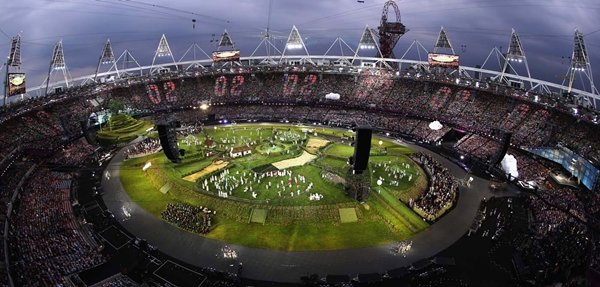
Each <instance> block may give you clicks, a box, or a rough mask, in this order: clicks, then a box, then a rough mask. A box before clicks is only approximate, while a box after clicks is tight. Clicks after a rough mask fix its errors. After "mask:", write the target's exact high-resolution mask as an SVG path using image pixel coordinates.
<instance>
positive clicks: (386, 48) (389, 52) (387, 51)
mask: <svg viewBox="0 0 600 287" xmlns="http://www.w3.org/2000/svg"><path fill="white" fill-rule="evenodd" d="M390 7H391V8H392V9H393V10H394V14H395V16H396V19H395V21H394V22H392V21H388V12H389V9H390ZM404 33H406V26H404V24H402V23H401V22H400V9H399V8H398V5H396V2H394V1H393V0H388V1H387V2H385V5H383V13H382V15H381V23H380V24H379V46H380V49H381V56H382V57H383V58H394V47H395V46H396V43H398V40H399V39H400V37H402V35H404Z"/></svg>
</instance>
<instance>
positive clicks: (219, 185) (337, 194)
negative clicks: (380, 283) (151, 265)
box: [121, 125, 428, 251]
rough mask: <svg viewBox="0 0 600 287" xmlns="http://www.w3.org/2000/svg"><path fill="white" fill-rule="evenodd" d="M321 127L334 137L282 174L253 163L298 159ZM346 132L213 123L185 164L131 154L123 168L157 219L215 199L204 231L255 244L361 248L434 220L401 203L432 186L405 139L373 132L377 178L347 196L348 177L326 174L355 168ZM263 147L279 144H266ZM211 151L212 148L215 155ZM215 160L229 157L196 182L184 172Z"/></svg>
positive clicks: (187, 145) (188, 145) (136, 197)
mask: <svg viewBox="0 0 600 287" xmlns="http://www.w3.org/2000/svg"><path fill="white" fill-rule="evenodd" d="M315 131H316V132H317V133H318V135H325V136H326V137H327V140H330V141H333V143H331V144H329V145H328V146H327V147H324V148H322V149H321V150H320V151H319V152H318V153H317V158H316V159H314V160H313V161H312V162H309V163H306V164H303V165H300V166H295V167H291V168H287V169H286V170H285V174H283V173H284V172H282V174H278V175H274V176H270V175H269V176H267V175H266V174H263V173H262V171H261V172H260V173H257V172H255V171H254V170H253V169H255V168H257V167H264V166H269V165H270V164H272V163H275V162H279V161H282V160H289V159H293V160H295V158H297V157H299V156H300V155H301V154H302V152H303V150H304V148H305V146H304V145H305V144H306V140H307V139H309V138H310V137H312V136H314V132H315ZM344 133H346V135H345V136H348V132H344ZM342 134H343V133H342V132H340V131H335V130H331V129H323V128H318V129H313V130H310V129H307V128H301V127H295V126H289V127H282V126H277V127H273V126H268V125H247V126H246V125H239V126H233V127H218V128H216V129H214V128H212V127H210V128H207V129H206V130H205V132H203V133H202V134H199V135H193V137H196V138H197V141H195V140H193V138H190V137H189V136H188V137H186V139H187V140H186V139H180V147H181V148H184V149H186V155H185V157H183V160H182V163H180V164H174V163H171V162H170V161H168V160H167V159H166V157H165V156H164V155H163V154H162V153H157V154H152V155H148V156H145V157H141V158H134V159H130V160H127V161H125V162H124V163H123V165H122V167H121V182H122V184H123V186H124V187H125V189H126V191H127V193H128V194H129V196H130V197H131V198H132V200H133V201H135V202H137V203H138V204H139V205H140V206H142V207H143V208H144V209H146V210H147V211H149V212H150V213H152V214H154V215H155V216H157V217H159V218H160V213H161V212H162V211H163V210H164V209H165V208H166V205H167V204H168V203H170V202H181V203H187V204H191V205H196V206H208V207H210V208H211V209H213V210H216V211H217V216H216V219H215V221H216V222H217V223H216V225H215V226H214V229H213V230H211V231H210V232H209V233H208V234H205V235H202V236H206V237H209V238H214V239H218V240H224V241H226V242H230V243H235V244H241V245H246V246H251V247H260V248H270V249H277V250H289V251H299V250H333V249H344V248H357V247H365V246H373V245H379V244H384V243H390V242H394V241H398V240H404V239H407V238H410V237H411V236H413V235H414V234H416V233H418V232H420V231H422V230H424V229H426V228H427V227H428V224H427V223H426V222H425V221H423V220H422V219H421V218H420V217H419V216H418V215H417V214H416V213H415V212H413V211H412V210H411V209H410V208H409V207H407V206H406V205H405V204H404V203H403V202H406V201H407V200H408V199H410V198H416V197H417V196H419V195H420V194H421V193H422V192H423V191H424V188H425V187H426V186H427V178H426V175H425V173H424V172H423V171H422V170H421V168H420V167H419V166H418V165H416V164H415V163H414V162H412V160H410V159H409V158H408V157H407V156H406V155H407V154H409V153H411V152H412V151H411V150H410V149H408V148H406V147H402V146H399V145H397V144H395V143H393V142H390V141H386V140H382V139H379V138H374V139H373V147H372V150H371V154H372V157H371V161H370V165H371V168H370V171H371V179H372V180H371V182H372V183H373V186H372V192H371V194H372V195H371V197H370V198H369V200H368V202H367V204H366V205H361V204H359V203H358V202H356V201H354V200H352V199H351V198H349V197H347V196H346V195H345V193H344V187H343V185H342V184H339V183H337V184H336V183H333V182H330V181H328V180H326V179H324V178H323V174H324V173H325V172H333V173H336V174H338V175H340V176H342V177H344V175H345V173H346V172H347V171H348V170H349V169H350V166H349V165H348V164H347V163H346V159H347V158H348V157H349V156H351V155H352V153H353V147H351V146H349V145H347V143H346V144H343V143H342V140H341V139H340V138H336V136H338V137H339V136H341V135H342ZM207 137H208V139H210V140H213V141H214V142H215V145H214V146H213V147H206V146H204V145H203V144H202V143H204V142H205V140H206V139H207ZM379 141H381V144H379V143H380V142H379ZM346 142H347V140H346ZM194 143H199V144H194ZM241 145H247V146H250V147H252V154H251V155H249V156H245V157H241V158H230V157H229V151H230V149H231V148H232V147H236V146H241ZM265 146H267V147H276V148H277V151H276V152H271V153H265V152H264V149H265ZM209 152H210V153H211V154H212V155H210V156H208V157H207V156H206V154H207V153H209ZM215 160H223V161H227V162H228V163H229V164H228V165H227V167H226V168H225V169H223V170H218V171H215V172H212V173H210V174H207V175H205V176H202V177H200V178H199V179H197V181H196V182H189V181H186V180H184V179H183V177H185V176H187V175H190V174H194V173H197V172H200V171H202V170H203V169H204V168H206V167H207V166H209V165H211V164H212V163H213V161H215ZM146 162H152V167H151V168H150V169H149V170H148V171H146V172H142V170H141V167H142V166H143V165H144V164H145V163H146ZM386 169H387V170H386ZM270 170H274V169H270ZM389 171H393V172H391V173H389ZM400 172H402V173H400ZM400 174H402V176H403V178H400V176H399V175H400ZM409 176H411V180H410V181H409V180H408V177H409ZM379 178H383V182H384V183H383V184H382V185H381V186H377V185H376V182H377V179H379ZM167 183H169V184H171V189H170V190H169V192H168V193H167V194H163V193H161V192H160V191H159V189H160V188H161V187H162V186H164V185H165V184H167ZM309 186H310V187H309ZM223 193H226V195H227V197H226V198H225V196H224V195H223ZM315 194H319V195H320V199H319V200H316V199H314V196H315ZM341 210H345V211H344V212H341ZM348 210H354V211H355V214H354V215H351V214H350V213H348V212H347V211H348ZM342 217H343V218H342ZM342 221H343V222H347V223H343V224H342V223H341V222H342ZM357 231H360V232H357Z"/></svg>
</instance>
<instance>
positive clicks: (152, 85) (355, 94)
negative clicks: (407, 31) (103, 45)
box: [0, 67, 600, 285]
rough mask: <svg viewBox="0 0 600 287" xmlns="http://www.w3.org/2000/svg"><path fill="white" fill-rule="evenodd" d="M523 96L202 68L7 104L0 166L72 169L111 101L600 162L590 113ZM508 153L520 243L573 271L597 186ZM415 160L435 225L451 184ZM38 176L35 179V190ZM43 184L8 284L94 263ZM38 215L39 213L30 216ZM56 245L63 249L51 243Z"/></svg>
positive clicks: (23, 225)
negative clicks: (565, 182) (22, 158)
mask: <svg viewBox="0 0 600 287" xmlns="http://www.w3.org/2000/svg"><path fill="white" fill-rule="evenodd" d="M328 93H338V94H340V97H341V99H340V100H332V99H326V98H325V95H326V94H328ZM533 97H534V96H533V95H531V94H528V93H523V92H519V91H516V90H512V89H506V90H505V91H504V92H497V91H493V90H492V89H491V88H490V89H475V88H470V87H465V86H460V85H454V84H453V83H452V81H451V79H449V80H447V81H437V80H436V81H432V80H431V78H430V77H424V78H420V79H419V78H415V77H412V76H411V77H406V76H405V75H403V74H400V75H396V74H395V73H393V72H392V71H389V70H385V69H366V70H363V71H361V72H357V73H354V74H350V73H337V72H324V71H323V70H311V69H310V68H289V67H285V68H281V67H271V68H253V67H242V68H235V69H234V68H232V69H222V70H216V69H202V70H200V71H199V72H198V73H197V74H196V75H195V76H189V75H188V76H185V77H178V76H169V75H167V76H159V77H156V78H149V77H143V78H134V79H131V80H128V81H123V82H119V83H112V84H99V85H89V86H82V87H77V88H72V89H69V90H68V91H67V92H65V93H60V94H56V95H53V96H50V97H44V98H38V99H29V100H26V101H22V102H19V103H16V104H13V105H11V106H10V109H7V110H4V111H1V112H0V124H1V125H2V128H3V130H4V131H5V132H3V133H1V134H0V155H1V156H0V159H4V158H5V157H6V155H8V154H10V152H11V150H13V149H14V147H16V146H20V147H22V148H23V149H25V150H27V149H40V148H43V149H45V150H48V154H52V153H54V152H56V151H58V152H57V153H56V154H55V155H54V156H52V157H49V158H50V159H52V160H54V161H55V162H57V163H63V164H66V165H77V164H81V163H82V160H83V158H85V157H86V156H87V155H89V153H90V152H93V147H91V146H89V145H87V144H86V143H84V142H83V141H82V140H80V141H78V142H73V143H71V142H72V141H73V139H74V138H77V137H80V136H81V128H80V127H79V120H83V119H87V118H88V117H89V115H90V114H91V113H93V112H97V111H100V110H102V109H105V108H106V107H107V103H109V102H110V101H111V100H118V101H121V102H122V103H123V104H124V105H125V106H126V107H128V108H132V109H135V110H139V111H162V110H165V111H173V110H178V109H179V110H181V109H189V108H192V107H198V106H199V105H200V104H201V103H212V104H213V105H212V106H211V107H210V108H209V109H208V110H206V111H203V110H199V109H194V110H189V111H187V112H181V113H179V115H182V116H187V117H189V119H193V121H188V122H190V123H192V122H194V123H199V122H200V121H201V119H204V118H205V117H207V116H208V115H209V114H215V115H216V116H217V117H220V118H227V119H240V120H265V119H267V120H281V119H288V120H290V121H303V122H311V121H314V122H322V123H326V124H330V125H334V126H340V127H348V126H351V125H353V124H354V123H355V122H356V121H361V120H367V121H368V122H370V123H371V125H372V126H374V127H377V128H380V129H383V130H385V131H392V132H396V133H401V134H404V135H409V136H411V137H413V138H414V139H417V140H420V141H424V142H430V143H432V142H437V141H439V140H440V139H441V138H442V136H443V135H444V134H446V133H447V132H448V131H449V130H450V129H451V127H455V128H457V129H461V130H465V131H467V132H468V135H467V136H465V137H463V138H462V139H461V140H460V141H459V142H458V143H457V144H456V145H455V147H456V149H458V150H459V151H460V152H462V153H465V154H468V155H471V156H473V157H476V158H479V159H484V160H490V159H493V158H494V157H495V155H497V153H498V150H499V149H500V141H499V140H498V138H497V137H494V136H493V134H494V133H495V131H496V130H502V131H504V132H510V133H512V134H513V136H512V139H511V143H512V144H513V146H515V147H528V146H534V147H535V146H544V147H556V146H559V145H561V146H566V147H568V148H570V149H572V150H574V151H575V152H577V153H579V154H580V155H582V156H584V157H586V158H587V159H590V160H591V161H593V162H596V163H597V162H600V132H599V130H598V129H599V128H598V126H597V125H596V124H595V123H593V122H592V119H593V118H594V116H593V114H591V113H589V112H586V111H584V110H582V109H579V110H578V109H577V108H573V107H572V106H565V105H563V104H561V103H560V102H558V101H551V100H550V99H549V98H547V97H545V98H544V99H543V100H541V101H538V100H537V99H536V100H534V99H533ZM536 98H537V97H536ZM49 99H51V101H50V100H49ZM198 115H202V117H199V116H198ZM596 116H597V115H596ZM433 120H439V121H441V122H442V123H443V124H444V127H443V128H442V129H441V130H439V131H432V130H430V129H429V127H428V124H429V123H430V122H431V121H433ZM200 127H201V126H198V125H193V128H189V129H184V130H182V131H180V133H181V134H184V135H185V134H186V133H191V132H196V131H197V130H195V129H199V128H200ZM69 143H71V144H69ZM158 146H159V143H158V141H157V140H151V139H147V140H145V141H143V142H141V143H139V144H137V145H135V146H131V147H129V149H130V150H128V152H127V154H128V156H133V155H138V154H143V153H145V152H147V151H150V150H152V149H156V148H158ZM513 153H514V154H515V156H516V157H517V161H518V162H519V172H520V176H519V178H520V179H522V180H526V181H535V182H537V183H538V186H539V190H538V194H537V195H536V196H535V197H532V198H531V200H530V201H531V202H530V204H531V206H532V214H533V218H534V219H535V220H534V222H532V227H531V230H532V231H533V232H534V233H535V235H536V236H537V237H538V239H540V240H534V241H532V242H529V243H527V244H529V245H527V244H526V246H528V247H529V248H530V249H527V250H526V251H525V252H527V253H528V254H529V255H531V256H533V257H539V259H540V260H541V259H543V260H545V262H546V263H544V264H547V267H553V266H554V267H556V266H558V265H557V264H558V262H561V261H563V260H564V262H566V263H567V264H566V265H569V263H571V262H573V264H575V262H574V261H570V260H569V259H568V258H566V257H567V256H568V255H569V253H572V254H576V255H579V254H580V253H579V250H586V249H584V248H581V249H577V248H580V247H582V246H585V245H586V244H587V243H588V242H587V241H586V240H582V239H581V238H580V237H582V236H581V235H582V234H585V227H584V225H582V223H581V222H582V221H583V222H586V221H587V222H590V221H592V220H595V218H597V217H598V215H599V213H600V198H599V196H598V194H599V193H600V184H599V185H597V186H598V187H597V190H595V191H594V192H595V193H593V192H588V193H587V194H586V193H585V191H582V190H573V189H570V188H565V187H561V186H558V185H557V184H556V183H553V182H552V181H550V180H548V176H547V175H548V172H549V171H550V170H551V169H550V168H548V167H547V166H545V165H544V164H541V163H540V161H539V160H538V159H536V158H533V157H531V156H530V155H528V154H524V153H521V152H513ZM416 157H417V158H416V159H417V160H418V161H420V162H421V163H422V164H423V165H424V167H425V169H426V170H427V171H428V172H429V173H430V175H431V178H432V182H431V187H430V189H429V190H428V191H427V192H426V193H425V194H424V195H423V196H422V197H420V198H418V199H417V200H415V201H414V202H412V203H411V204H412V205H413V207H415V208H418V209H420V210H422V211H423V212H424V213H426V214H427V216H428V219H429V220H435V218H436V216H437V214H438V213H439V212H440V211H442V210H444V209H445V208H447V206H448V204H451V203H452V202H453V201H454V200H456V196H457V184H456V182H455V180H454V179H452V178H451V177H449V176H447V175H448V173H447V171H445V170H444V168H443V167H441V166H440V165H439V164H437V163H436V161H434V160H433V159H431V158H430V157H428V156H427V155H425V154H418V155H416ZM17 165H19V166H27V165H28V164H27V163H17ZM7 174H9V175H10V174H14V176H10V177H2V179H3V182H2V183H0V187H2V188H3V190H2V191H3V192H2V193H1V194H0V197H1V198H0V199H1V200H2V201H5V200H6V199H7V195H8V194H9V193H7V192H6V191H10V190H11V189H14V186H15V185H16V184H17V183H18V182H19V180H20V178H21V177H20V176H19V175H20V174H19V172H16V171H14V169H12V168H11V169H7ZM41 177H44V178H45V179H46V182H45V184H44V180H42V179H41ZM5 179H7V180H6V181H5ZM48 179H49V180H50V182H59V181H61V180H63V175H57V174H54V173H51V172H49V171H47V170H41V171H38V172H36V174H35V175H34V177H33V179H32V180H31V182H30V183H29V184H28V186H27V188H26V189H25V190H24V192H23V194H22V198H21V205H20V206H21V207H20V209H19V210H18V213H17V216H16V218H15V220H14V221H13V225H12V226H11V234H10V236H11V237H14V238H19V240H18V241H17V240H13V241H12V244H11V247H12V250H13V251H14V252H15V255H17V257H16V258H21V259H20V260H18V261H16V262H17V265H16V266H17V268H18V270H20V271H23V272H29V273H28V274H32V275H31V277H29V278H18V280H21V281H20V282H24V283H27V282H29V281H30V282H35V281H36V280H39V281H38V282H43V283H41V284H53V285H56V284H61V282H62V281H61V280H62V279H61V278H62V277H61V276H63V275H64V274H66V273H68V272H73V271H75V270H80V269H83V268H87V267H90V266H92V265H93V264H97V263H98V262H101V261H102V259H101V258H100V257H99V255H98V254H97V253H95V252H94V248H95V247H94V246H93V244H92V243H89V242H88V241H87V240H86V239H85V238H86V236H83V234H84V233H85V231H83V230H82V229H80V228H79V227H78V222H77V220H76V218H75V217H74V216H73V214H72V211H71V208H70V205H69V196H68V192H67V191H66V189H64V188H58V187H56V186H55V185H54V184H49V183H48ZM582 197H585V200H582ZM546 203H549V204H546ZM37 210H41V212H39V213H36V212H34V211H37ZM1 211H2V210H0V213H2V212H1ZM211 214H212V213H211V211H210V210H208V209H205V208H202V209H198V208H195V207H191V206H187V205H182V204H170V205H168V206H167V209H166V210H165V211H164V212H163V218H165V220H167V221H170V222H172V223H174V224H177V225H178V226H180V227H182V228H185V229H188V230H192V231H195V232H206V231H207V230H209V229H210V227H211ZM21 239H22V240H21ZM589 240H592V239H589ZM61 241H64V242H67V243H68V244H64V245H60V244H58V242H61ZM41 250H43V251H44V252H42V251H41ZM542 250H546V251H542ZM544 252H545V253H544ZM596 254H597V253H596ZM598 257H600V256H593V258H592V259H591V262H592V264H596V265H597V262H599V261H600V259H599V258H598ZM63 262H64V263H65V264H62V263H63ZM594 262H596V263H594ZM552 264H554V265H552ZM59 267H60V268H59ZM556 268H558V267H556Z"/></svg>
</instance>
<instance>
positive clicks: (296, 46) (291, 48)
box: [286, 43, 303, 50]
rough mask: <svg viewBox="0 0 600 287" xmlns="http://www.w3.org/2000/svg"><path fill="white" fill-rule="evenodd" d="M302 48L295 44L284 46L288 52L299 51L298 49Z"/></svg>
mask: <svg viewBox="0 0 600 287" xmlns="http://www.w3.org/2000/svg"><path fill="white" fill-rule="evenodd" d="M302 47H303V46H302V44H296V43H288V44H287V45H286V48H287V49H288V50H299V49H302Z"/></svg>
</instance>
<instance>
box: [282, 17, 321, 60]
mask: <svg viewBox="0 0 600 287" xmlns="http://www.w3.org/2000/svg"><path fill="white" fill-rule="evenodd" d="M290 51H301V52H302V51H304V55H306V56H307V57H305V58H301V59H300V61H303V62H309V63H311V64H313V65H314V63H313V61H312V60H311V59H310V54H309V53H308V50H307V49H306V45H305V44H304V40H302V37H301V36H300V32H298V28H296V25H294V26H292V30H291V31H290V35H289V36H288V39H287V42H286V43H285V47H284V48H283V52H282V53H281V59H283V57H284V56H285V53H286V52H290Z"/></svg>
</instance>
